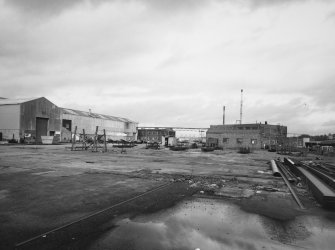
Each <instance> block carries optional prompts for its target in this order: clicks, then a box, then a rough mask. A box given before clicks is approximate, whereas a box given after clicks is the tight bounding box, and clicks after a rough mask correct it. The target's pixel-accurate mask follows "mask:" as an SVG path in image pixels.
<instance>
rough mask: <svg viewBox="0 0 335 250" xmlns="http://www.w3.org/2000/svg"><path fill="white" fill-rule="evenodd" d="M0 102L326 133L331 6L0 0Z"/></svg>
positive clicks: (332, 85)
mask: <svg viewBox="0 0 335 250" xmlns="http://www.w3.org/2000/svg"><path fill="white" fill-rule="evenodd" d="M0 87H1V88H0V96H2V97H9V98H22V97H39V96H45V97H47V98H48V99H49V100H50V101H52V102H53V103H55V104H56V105H58V106H61V107H67V108H73V109H79V110H88V109H92V111H93V112H96V113H102V114H109V115H115V116H122V117H127V118H130V119H133V120H136V121H138V122H139V123H140V125H141V126H151V125H152V126H154V125H157V126H182V127H209V125H211V124H220V123H222V106H223V105H225V106H226V123H235V122H236V120H238V119H239V106H240V90H241V89H243V90H244V105H243V123H254V122H256V121H258V122H260V121H261V122H262V123H264V121H268V122H269V123H271V124H279V123H280V124H283V125H287V126H288V132H289V133H310V134H319V133H329V132H331V133H335V98H334V93H335V1H331V0H329V1H327V0H319V1H317V0H314V1H313V0H295V1H293V0H287V1H284V0H271V1H270V0H220V1H219V0H206V1H205V0H183V1H181V0H170V1H167V0H165V1H163V0H162V1H160V0H123V1H121V0H120V1H118V0H114V1H107V0H106V1H104V0H58V1H55V0H0Z"/></svg>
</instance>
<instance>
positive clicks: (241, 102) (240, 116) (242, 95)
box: [240, 89, 243, 124]
mask: <svg viewBox="0 0 335 250" xmlns="http://www.w3.org/2000/svg"><path fill="white" fill-rule="evenodd" d="M242 107H243V89H241V107H240V124H242Z"/></svg>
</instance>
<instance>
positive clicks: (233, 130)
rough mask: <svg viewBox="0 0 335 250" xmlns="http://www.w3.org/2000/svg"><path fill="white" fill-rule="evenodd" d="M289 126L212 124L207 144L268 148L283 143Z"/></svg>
mask: <svg viewBox="0 0 335 250" xmlns="http://www.w3.org/2000/svg"><path fill="white" fill-rule="evenodd" d="M286 137H287V127H286V126H281V125H270V124H260V123H254V124H233V125H211V126H210V128H209V129H208V131H207V133H206V140H207V145H209V146H215V147H222V148H232V149H234V148H240V147H250V148H254V149H260V148H266V147H268V146H270V145H276V144H282V143H284V141H285V139H286Z"/></svg>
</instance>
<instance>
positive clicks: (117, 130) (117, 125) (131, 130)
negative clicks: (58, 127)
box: [61, 114, 137, 140]
mask: <svg viewBox="0 0 335 250" xmlns="http://www.w3.org/2000/svg"><path fill="white" fill-rule="evenodd" d="M62 119H66V120H71V121H72V132H74V129H75V127H76V126H77V133H82V131H83V129H85V134H94V133H95V130H96V126H98V134H102V133H103V130H104V129H105V131H106V135H107V138H110V139H113V140H120V139H128V138H131V139H136V127H137V124H135V123H128V127H127V126H126V122H122V121H114V120H107V119H99V118H94V117H87V116H78V115H70V114H62ZM63 133H64V131H63ZM134 136H135V137H134ZM61 138H62V139H63V138H64V136H62V137H61Z"/></svg>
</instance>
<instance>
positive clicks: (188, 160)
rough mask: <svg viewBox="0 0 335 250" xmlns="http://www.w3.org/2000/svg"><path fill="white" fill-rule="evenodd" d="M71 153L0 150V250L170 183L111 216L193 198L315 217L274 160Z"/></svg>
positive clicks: (196, 153)
mask: <svg viewBox="0 0 335 250" xmlns="http://www.w3.org/2000/svg"><path fill="white" fill-rule="evenodd" d="M68 146H69V145H44V146H42V145H37V146H34V145H12V146H9V145H1V146H0V238H1V242H0V249H12V248H13V247H14V246H15V244H17V243H19V242H22V241H25V240H27V239H29V238H31V237H34V236H36V235H38V234H41V233H44V232H47V231H48V230H52V229H54V228H56V227H59V226H62V225H64V224H66V223H70V222H72V221H74V220H77V219H80V218H82V217H83V216H87V215H89V214H92V213H94V212H96V211H99V210H101V209H104V208H106V207H109V206H112V205H114V204H117V203H119V202H121V201H124V200H127V199H129V198H132V197H135V196H136V195H139V194H141V193H144V192H146V191H148V190H151V189H153V188H155V187H158V186H160V185H163V184H167V183H171V186H170V188H169V191H164V190H163V191H160V195H159V197H156V198H153V196H148V198H147V199H142V200H141V202H140V201H138V202H137V203H136V204H133V205H132V206H128V207H127V209H125V208H124V211H118V212H117V213H115V214H114V215H113V216H122V214H123V213H128V214H129V213H139V212H141V213H142V212H143V213H145V212H150V211H154V210H159V209H164V207H167V206H172V205H173V204H174V201H178V200H181V199H183V197H186V196H190V195H195V196H200V197H202V196H205V197H211V198H216V199H217V198H219V199H230V200H231V201H232V202H234V203H236V204H239V205H240V206H241V207H242V208H243V209H245V210H246V211H250V212H253V213H259V214H262V215H265V216H268V217H272V218H276V219H282V220H285V219H288V218H292V217H294V216H296V215H299V214H301V213H320V208H319V207H318V204H317V203H315V201H314V200H313V199H312V197H311V196H310V195H309V194H308V193H307V192H306V191H304V190H300V191H299V190H298V191H299V193H300V195H301V197H302V200H303V202H304V204H305V206H306V207H307V208H308V209H307V210H304V211H301V210H300V209H299V208H298V206H297V205H296V203H295V202H294V200H293V199H292V197H291V195H290V193H289V192H288V189H287V187H286V186H285V184H284V182H283V181H282V179H281V178H278V177H273V176H272V174H271V171H270V167H269V164H268V162H269V160H271V159H276V158H278V157H279V155H277V154H275V153H271V152H267V151H255V152H253V153H251V154H238V153H237V152H235V151H233V150H230V151H214V152H209V153H203V152H201V151H200V149H192V150H189V151H186V152H176V151H170V150H168V149H161V150H147V149H145V148H144V145H138V146H136V147H134V148H130V149H127V150H126V152H125V153H121V150H120V149H116V148H112V147H111V145H109V150H108V152H106V153H102V152H91V151H70V150H69V149H66V147H68ZM190 190H192V191H190ZM164 192H165V193H164ZM168 192H170V193H171V194H170V195H167V193H168ZM164 195H166V197H164ZM150 197H151V198H150ZM153 199H155V204H154V203H153ZM321 212H322V211H321ZM325 213H330V212H327V211H325ZM96 223H97V222H96ZM32 249H33V248H32Z"/></svg>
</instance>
